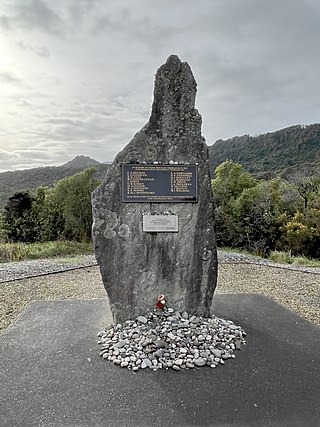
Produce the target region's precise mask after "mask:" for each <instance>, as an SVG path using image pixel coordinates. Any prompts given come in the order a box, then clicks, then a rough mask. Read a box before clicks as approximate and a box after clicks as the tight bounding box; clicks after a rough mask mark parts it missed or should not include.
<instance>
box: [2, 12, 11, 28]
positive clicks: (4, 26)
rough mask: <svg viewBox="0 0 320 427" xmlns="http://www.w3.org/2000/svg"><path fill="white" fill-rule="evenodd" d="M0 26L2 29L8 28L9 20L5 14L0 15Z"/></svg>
mask: <svg viewBox="0 0 320 427" xmlns="http://www.w3.org/2000/svg"><path fill="white" fill-rule="evenodd" d="M0 27H2V28H3V29H4V30H9V29H10V20H9V18H8V17H7V16H5V15H1V16H0Z"/></svg>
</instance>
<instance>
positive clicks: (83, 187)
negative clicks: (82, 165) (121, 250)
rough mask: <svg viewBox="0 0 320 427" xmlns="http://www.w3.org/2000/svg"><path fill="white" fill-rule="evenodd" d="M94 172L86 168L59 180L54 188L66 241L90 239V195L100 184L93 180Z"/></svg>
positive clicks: (93, 169) (92, 168)
mask: <svg viewBox="0 0 320 427" xmlns="http://www.w3.org/2000/svg"><path fill="white" fill-rule="evenodd" d="M95 171H96V168H94V167H90V168H87V169H85V170H84V171H82V172H79V173H77V174H75V175H73V176H71V177H67V178H64V179H62V180H60V181H59V182H58V183H57V184H56V186H55V187H54V197H53V198H54V200H55V203H56V204H57V205H59V206H60V209H61V214H62V218H63V221H64V230H63V236H64V237H66V238H68V239H75V240H80V241H81V240H86V241H88V240H90V239H91V226H92V208H91V193H92V191H93V190H94V189H95V188H96V187H97V185H98V184H99V183H100V181H98V180H97V179H94V178H93V174H94V173H95Z"/></svg>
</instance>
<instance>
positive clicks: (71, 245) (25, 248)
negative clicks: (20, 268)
mask: <svg viewBox="0 0 320 427" xmlns="http://www.w3.org/2000/svg"><path fill="white" fill-rule="evenodd" d="M92 251H93V249H92V243H91V242H88V243H82V242H74V241H67V240H61V241H56V242H44V243H28V244H27V243H0V262H10V261H23V260H29V259H40V258H54V257H58V256H59V257H60V256H62V257H63V256H64V257H66V256H79V255H84V254H89V253H92ZM66 262H67V261H66Z"/></svg>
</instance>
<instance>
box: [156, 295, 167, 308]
mask: <svg viewBox="0 0 320 427" xmlns="http://www.w3.org/2000/svg"><path fill="white" fill-rule="evenodd" d="M156 307H157V308H159V309H160V310H165V308H166V299H165V296H164V295H163V294H160V295H159V296H158V299H157V303H156Z"/></svg>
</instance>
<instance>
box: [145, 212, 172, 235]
mask: <svg viewBox="0 0 320 427" xmlns="http://www.w3.org/2000/svg"><path fill="white" fill-rule="evenodd" d="M142 230H143V231H145V232H147V233H161V232H165V233H177V232H178V231H179V221H178V215H143V227H142Z"/></svg>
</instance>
